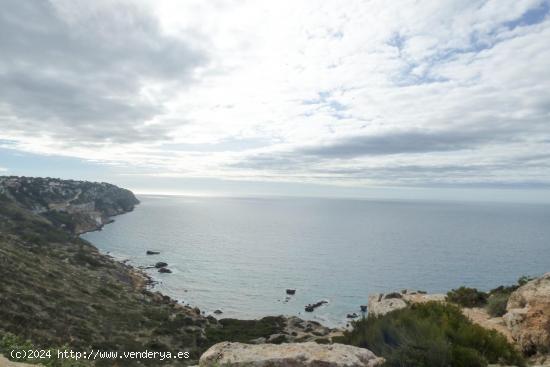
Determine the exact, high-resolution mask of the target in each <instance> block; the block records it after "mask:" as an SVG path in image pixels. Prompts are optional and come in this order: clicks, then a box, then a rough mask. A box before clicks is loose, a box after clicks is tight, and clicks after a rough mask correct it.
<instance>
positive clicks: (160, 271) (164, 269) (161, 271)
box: [159, 268, 172, 273]
mask: <svg viewBox="0 0 550 367" xmlns="http://www.w3.org/2000/svg"><path fill="white" fill-rule="evenodd" d="M171 272H172V270H170V269H168V268H160V269H159V273H171Z"/></svg>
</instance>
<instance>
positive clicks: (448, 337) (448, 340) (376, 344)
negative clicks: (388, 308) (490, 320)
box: [343, 302, 525, 367]
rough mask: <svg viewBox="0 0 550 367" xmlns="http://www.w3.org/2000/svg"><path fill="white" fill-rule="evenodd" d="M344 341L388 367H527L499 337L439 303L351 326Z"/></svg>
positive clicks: (406, 309) (410, 308)
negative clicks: (497, 366)
mask: <svg viewBox="0 0 550 367" xmlns="http://www.w3.org/2000/svg"><path fill="white" fill-rule="evenodd" d="M343 341H344V342H345V343H346V344H351V345H355V346H359V347H363V348H367V349H370V350H371V351H373V352H374V353H375V354H377V355H379V356H382V357H384V358H386V364H385V366H388V367H394V366H395V367H406V366H411V367H412V366H414V367H422V366H425V367H439V366H441V367H447V366H451V367H472V366H474V367H475V366H487V365H488V363H502V364H508V365H516V366H524V365H525V362H524V360H523V358H522V356H521V355H520V354H519V352H518V351H516V350H515V349H514V347H513V346H512V345H510V344H509V343H508V341H507V340H506V338H505V337H504V336H503V335H501V334H499V333H497V332H496V331H491V330H486V329H484V328H482V327H481V326H478V325H475V324H473V323H472V322H471V321H470V320H468V318H466V317H465V316H464V315H463V314H462V312H461V311H460V309H459V308H458V307H456V306H453V305H450V304H441V303H437V302H429V303H425V304H416V305H412V306H411V307H409V308H405V309H401V310H397V311H394V312H390V313H388V314H386V315H383V316H380V317H369V318H367V319H363V320H358V321H355V322H354V323H353V330H352V331H350V332H346V333H345V335H344V340H343Z"/></svg>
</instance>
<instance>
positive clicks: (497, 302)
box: [486, 293, 510, 317]
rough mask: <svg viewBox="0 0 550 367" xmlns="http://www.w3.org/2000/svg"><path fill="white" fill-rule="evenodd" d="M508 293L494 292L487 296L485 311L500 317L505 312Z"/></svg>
mask: <svg viewBox="0 0 550 367" xmlns="http://www.w3.org/2000/svg"><path fill="white" fill-rule="evenodd" d="M508 298H510V294H509V293H495V294H492V295H490V296H489V299H488V300H487V306H486V309H487V312H488V313H489V315H491V316H493V317H500V316H502V315H504V314H505V313H506V305H507V304H508Z"/></svg>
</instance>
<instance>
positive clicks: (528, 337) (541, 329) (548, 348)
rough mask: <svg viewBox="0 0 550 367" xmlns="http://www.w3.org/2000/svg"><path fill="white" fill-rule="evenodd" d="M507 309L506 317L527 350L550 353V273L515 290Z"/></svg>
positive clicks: (513, 334) (518, 339)
mask: <svg viewBox="0 0 550 367" xmlns="http://www.w3.org/2000/svg"><path fill="white" fill-rule="evenodd" d="M506 309H507V313H506V314H505V315H504V317H503V318H504V320H505V321H506V324H507V326H508V328H509V329H510V331H511V333H512V337H513V338H514V340H515V341H516V342H517V344H518V345H519V347H520V348H521V349H522V351H523V352H524V353H526V354H536V353H539V354H540V353H548V352H550V273H546V274H544V275H543V276H542V277H540V278H537V279H533V280H531V281H529V282H527V284H524V285H523V286H521V287H519V288H518V289H517V290H516V291H514V292H513V293H512V294H511V295H510V298H509V299H508V304H507V306H506Z"/></svg>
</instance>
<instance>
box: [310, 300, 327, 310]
mask: <svg viewBox="0 0 550 367" xmlns="http://www.w3.org/2000/svg"><path fill="white" fill-rule="evenodd" d="M325 303H328V302H327V301H319V302H316V303H310V304H309V305H307V306H306V307H305V311H306V312H313V311H314V310H315V309H316V308H317V307H320V306H322V305H324V304H325Z"/></svg>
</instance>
